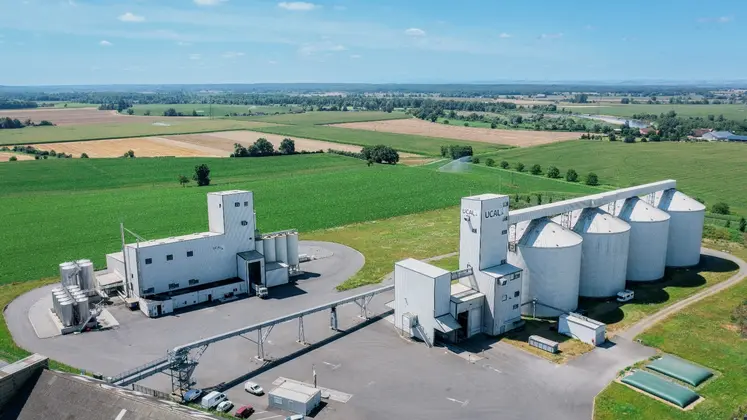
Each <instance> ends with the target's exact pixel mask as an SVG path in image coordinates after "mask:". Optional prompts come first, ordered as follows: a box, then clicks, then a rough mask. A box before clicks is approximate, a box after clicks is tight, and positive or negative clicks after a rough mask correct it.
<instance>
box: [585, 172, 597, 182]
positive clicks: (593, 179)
mask: <svg viewBox="0 0 747 420" xmlns="http://www.w3.org/2000/svg"><path fill="white" fill-rule="evenodd" d="M586 185H599V177H597V174H595V173H594V172H589V174H588V175H586Z"/></svg>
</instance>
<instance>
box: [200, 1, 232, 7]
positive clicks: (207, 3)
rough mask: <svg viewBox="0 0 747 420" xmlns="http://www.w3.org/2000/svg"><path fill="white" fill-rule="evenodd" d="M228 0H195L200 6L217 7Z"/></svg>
mask: <svg viewBox="0 0 747 420" xmlns="http://www.w3.org/2000/svg"><path fill="white" fill-rule="evenodd" d="M225 1H228V0H194V2H195V4H196V5H198V6H217V5H219V4H221V3H223V2H225Z"/></svg>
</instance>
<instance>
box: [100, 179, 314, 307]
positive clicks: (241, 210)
mask: <svg viewBox="0 0 747 420" xmlns="http://www.w3.org/2000/svg"><path fill="white" fill-rule="evenodd" d="M207 205H208V227H209V230H208V231H207V232H203V233H194V234H190V235H184V236H176V237H171V238H165V239H156V240H146V241H140V240H138V241H137V242H136V243H134V244H132V243H131V244H126V245H123V252H117V253H113V254H108V255H107V256H106V262H107V273H106V274H104V275H102V276H99V278H98V280H99V284H100V285H102V287H103V285H110V284H117V283H118V282H117V280H119V281H120V282H123V283H124V284H123V285H124V290H125V295H126V297H127V298H128V299H136V300H137V301H138V303H139V306H140V309H141V310H142V311H143V313H145V314H146V315H148V316H150V317H156V316H160V315H163V314H167V313H171V312H173V311H174V310H175V309H179V308H184V307H186V306H190V305H195V304H198V303H203V302H211V301H213V300H220V299H226V298H230V297H233V296H235V295H240V294H246V293H252V292H253V290H254V289H255V288H256V287H258V286H265V287H271V286H277V285H280V284H285V283H288V280H289V276H291V275H293V274H295V273H297V272H298V263H299V259H298V258H299V257H298V233H297V232H296V231H284V232H277V233H273V234H267V235H259V233H258V231H257V230H256V216H255V213H254V196H253V194H252V192H250V191H241V190H233V191H221V192H212V193H208V194H207Z"/></svg>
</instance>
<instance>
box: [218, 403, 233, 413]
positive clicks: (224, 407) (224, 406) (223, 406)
mask: <svg viewBox="0 0 747 420" xmlns="http://www.w3.org/2000/svg"><path fill="white" fill-rule="evenodd" d="M232 408H233V403H232V402H231V401H228V400H225V401H223V402H222V403H220V404H218V406H217V407H215V409H216V410H218V411H220V412H223V413H226V412H228V411H229V410H230V409H232Z"/></svg>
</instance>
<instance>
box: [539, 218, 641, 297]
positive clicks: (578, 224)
mask: <svg viewBox="0 0 747 420" xmlns="http://www.w3.org/2000/svg"><path fill="white" fill-rule="evenodd" d="M561 219H562V218H561V217H560V216H559V217H556V218H555V219H553V220H554V221H555V222H558V223H560V220H561ZM569 221H570V224H569V226H570V227H571V229H572V230H573V231H574V232H576V233H577V234H579V235H581V238H583V243H582V244H581V276H580V280H579V287H578V293H579V296H583V297H592V298H602V297H610V296H615V295H616V294H617V292H619V291H621V290H624V289H625V280H626V278H627V268H628V247H629V245H630V225H629V224H627V223H625V222H624V221H622V220H620V219H618V218H617V217H614V216H613V215H611V214H609V213H607V212H606V211H603V210H601V209H598V208H586V209H583V210H576V211H573V212H572V213H571V217H570V220H569Z"/></svg>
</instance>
